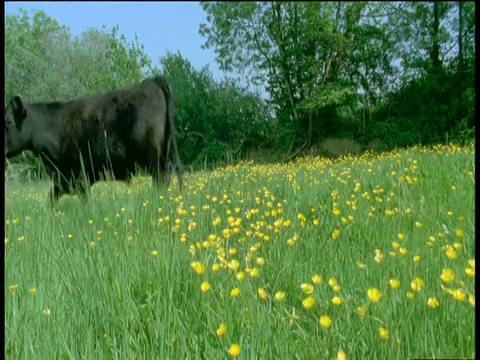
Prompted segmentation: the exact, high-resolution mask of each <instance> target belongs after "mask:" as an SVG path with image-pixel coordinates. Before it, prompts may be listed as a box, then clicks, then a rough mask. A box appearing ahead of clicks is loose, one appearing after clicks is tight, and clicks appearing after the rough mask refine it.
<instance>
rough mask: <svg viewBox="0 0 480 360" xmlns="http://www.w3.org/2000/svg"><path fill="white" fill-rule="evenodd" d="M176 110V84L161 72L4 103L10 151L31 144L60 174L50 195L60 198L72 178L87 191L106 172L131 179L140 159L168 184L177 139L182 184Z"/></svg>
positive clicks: (15, 152) (49, 168) (7, 153)
mask: <svg viewBox="0 0 480 360" xmlns="http://www.w3.org/2000/svg"><path fill="white" fill-rule="evenodd" d="M173 112H174V106H173V98H172V94H171V91H170V87H169V85H168V83H167V82H166V80H165V79H164V78H163V77H160V76H156V77H152V78H148V79H146V80H144V81H143V82H142V83H140V84H137V85H136V86H133V87H130V88H124V89H120V90H115V91H111V92H108V93H104V94H99V95H96V96H90V97H85V98H80V99H75V100H72V101H69V102H65V103H61V102H51V103H27V102H25V101H23V100H22V99H21V98H20V97H19V96H14V97H13V98H12V99H11V100H10V103H9V104H8V105H7V107H6V110H5V156H6V157H7V158H8V157H13V156H16V155H18V154H20V153H21V152H22V151H24V150H30V151H32V152H34V153H35V154H38V155H40V157H41V158H42V161H43V163H44V165H45V168H46V170H47V173H48V174H49V175H50V176H52V177H53V181H54V187H53V191H52V192H51V194H50V197H51V200H52V202H55V201H56V200H58V198H59V197H60V196H61V195H62V194H65V193H69V192H70V186H69V185H70V184H72V183H73V184H76V185H78V188H79V190H80V193H81V194H83V195H85V197H84V198H86V195H87V193H88V189H89V188H88V183H90V185H92V184H93V183H95V182H96V181H98V180H100V178H101V177H102V176H103V175H105V174H106V173H107V172H108V173H110V174H112V175H113V176H114V178H115V179H116V180H125V181H129V180H130V179H131V176H132V175H133V173H134V172H135V169H136V168H135V165H136V164H137V165H139V167H140V168H143V169H145V170H147V171H148V172H149V173H150V174H152V177H153V181H154V183H156V184H157V185H160V184H162V183H163V184H165V185H167V186H168V184H169V183H170V167H171V164H170V162H169V159H168V157H169V150H170V143H171V142H172V141H173V150H174V155H175V161H176V166H175V167H176V169H177V175H178V182H179V186H180V190H182V184H183V168H182V164H181V161H180V158H179V156H178V149H177V142H176V139H175V126H174V121H173V117H174V114H173ZM78 180H81V181H78ZM85 180H88V182H87V181H85Z"/></svg>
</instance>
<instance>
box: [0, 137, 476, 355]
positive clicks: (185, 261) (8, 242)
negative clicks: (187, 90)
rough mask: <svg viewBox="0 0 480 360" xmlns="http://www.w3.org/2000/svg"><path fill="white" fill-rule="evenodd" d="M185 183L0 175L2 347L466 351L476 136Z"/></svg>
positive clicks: (54, 350)
mask: <svg viewBox="0 0 480 360" xmlns="http://www.w3.org/2000/svg"><path fill="white" fill-rule="evenodd" d="M187 182H188V183H187V190H186V191H185V192H184V193H182V194H180V193H179V192H178V190H177V188H178V187H177V184H176V183H175V182H174V183H172V186H171V190H170V189H169V190H168V191H167V190H160V191H158V192H157V190H155V189H154V188H153V187H152V186H151V184H150V179H149V178H136V179H135V180H134V181H133V183H132V184H131V185H130V186H127V185H126V184H123V183H116V182H103V183H98V184H95V185H94V186H93V187H92V198H91V200H90V201H89V202H88V203H87V204H83V203H82V202H81V201H80V200H79V199H77V198H76V197H68V196H67V197H64V198H62V199H61V200H60V202H59V203H58V204H57V205H56V206H55V207H54V209H53V210H50V209H48V207H46V205H45V204H46V195H47V191H48V185H49V184H48V183H31V184H26V185H25V184H16V183H7V184H6V201H5V219H6V225H5V251H4V257H5V285H4V286H5V299H4V303H5V354H6V357H7V358H9V359H16V358H21V359H57V358H72V359H97V358H102V359H103V358H105V359H140V358H145V359H168V358H171V359H197V358H208V359H223V358H228V357H230V356H233V355H236V353H238V350H239V354H238V357H239V358H243V359H319V358H337V356H338V358H342V356H343V355H345V354H346V356H347V358H349V359H407V358H452V359H453V358H473V357H474V353H475V340H474V315H475V288H474V282H475V278H474V276H475V275H474V273H475V270H474V268H475V263H474V256H475V242H474V232H475V231H474V230H475V225H474V193H475V190H474V189H475V188H474V187H475V163H474V148H473V146H470V147H457V146H455V145H450V146H437V147H434V148H433V149H427V148H420V147H417V148H413V149H409V150H405V151H399V152H392V153H387V154H380V155H373V154H365V155H363V156H362V157H359V158H353V157H347V158H343V159H341V160H339V161H335V162H334V161H330V160H326V159H322V158H304V159H301V160H298V161H296V162H293V163H291V164H287V165H262V166H258V165H255V164H253V163H241V164H239V165H236V166H229V167H226V168H223V169H219V170H216V171H213V172H203V173H202V172H199V173H194V174H190V175H189V176H188V178H187ZM442 274H443V275H442ZM453 277H454V278H453ZM374 289H376V290H374ZM232 290H233V291H232ZM369 290H370V291H369ZM369 294H370V296H369ZM234 295H236V296H234ZM332 300H333V302H332ZM437 305H438V306H437ZM322 316H323V318H322V324H323V325H326V323H328V321H325V320H328V319H330V320H331V325H330V327H326V328H325V327H323V326H322V324H321V322H320V318H321V317H322ZM221 324H224V326H222V329H220V325H221ZM327 325H328V324H327ZM225 327H226V331H224V330H225ZM234 344H236V345H238V346H235V345H234ZM232 345H234V346H233V347H232Z"/></svg>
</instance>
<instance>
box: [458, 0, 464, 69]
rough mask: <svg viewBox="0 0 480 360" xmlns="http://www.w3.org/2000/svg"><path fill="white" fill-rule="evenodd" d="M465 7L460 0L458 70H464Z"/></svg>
mask: <svg viewBox="0 0 480 360" xmlns="http://www.w3.org/2000/svg"><path fill="white" fill-rule="evenodd" d="M463 28H464V24H463V7H462V2H461V1H459V2H458V71H459V72H462V71H463Z"/></svg>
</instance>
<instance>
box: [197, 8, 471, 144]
mask: <svg viewBox="0 0 480 360" xmlns="http://www.w3.org/2000/svg"><path fill="white" fill-rule="evenodd" d="M202 7H203V9H204V11H205V12H206V14H207V22H206V23H205V24H202V25H201V26H200V34H202V35H203V36H204V37H205V39H206V42H205V45H204V46H205V47H206V48H209V47H212V48H214V49H215V52H216V55H217V58H216V59H217V62H218V63H219V66H220V67H221V68H222V69H224V70H228V71H234V70H235V71H238V72H240V73H242V74H244V76H245V77H246V78H247V80H249V81H251V82H252V83H255V84H263V85H264V87H265V90H266V91H267V93H268V94H269V96H270V102H271V104H272V106H273V108H274V109H275V115H276V118H277V120H278V125H279V126H278V129H276V134H277V135H278V136H277V137H276V140H277V142H276V143H277V144H276V145H277V147H278V148H279V149H281V148H283V149H286V148H288V147H289V146H290V144H296V146H300V145H301V144H303V143H304V142H305V141H306V143H307V144H313V143H315V142H319V141H320V140H321V139H322V138H324V137H328V136H338V135H343V136H345V135H347V134H349V135H348V136H353V137H356V138H360V139H364V140H368V139H373V138H375V137H376V136H375V135H379V136H381V138H382V140H384V141H386V142H389V143H391V144H397V143H398V141H397V140H398V137H404V138H405V139H407V138H408V139H410V138H411V136H410V135H414V136H413V138H411V140H410V141H409V143H410V144H411V143H417V142H419V141H420V142H429V141H433V139H437V140H438V136H439V135H438V134H442V133H445V132H446V131H448V132H452V133H454V132H458V131H464V130H465V129H467V128H471V127H472V126H473V124H472V116H471V115H472V114H471V113H468V110H467V109H473V107H471V106H470V103H469V105H468V106H463V108H464V109H463V110H461V106H460V104H461V103H462V102H465V101H467V98H472V97H471V95H472V94H474V87H473V85H472V82H471V81H470V80H472V79H473V77H472V73H473V71H474V61H473V60H474V59H475V49H474V43H475V42H474V34H475V26H474V18H475V16H474V10H475V5H474V3H473V2H468V3H467V2H462V3H461V4H459V5H458V6H457V5H455V4H454V3H451V2H435V3H431V2H430V3H408V2H404V3H399V2H386V3H375V2H329V3H326V2H317V3H315V2H311V3H304V2H294V3H288V2H276V3H275V2H273V3H265V2H250V3H238V2H236V3H230V2H228V3H227V2H222V3H211V2H204V3H202ZM460 18H461V19H463V20H462V21H460ZM457 50H458V51H457ZM453 64H456V65H455V66H456V67H457V68H458V69H459V68H462V70H458V73H457V71H454V69H453V68H452V66H453ZM446 69H448V71H447V70H446ZM467 73H468V74H469V75H468V76H465V75H466V74H467ZM446 74H448V75H446ZM453 79H456V82H457V83H458V82H459V81H460V82H461V86H460V88H462V89H463V90H460V91H459V92H455V91H453V90H452V89H453V85H454V84H455V80H453ZM445 81H447V86H446V88H444V87H445ZM413 84H416V85H413ZM420 84H421V85H420ZM412 86H413V87H414V88H415V89H416V90H415V91H412V90H414V89H412ZM436 89H439V90H436ZM462 92H463V93H465V94H470V95H461V94H462ZM472 92H473V93H472ZM407 94H408V95H409V97H408V99H404V100H405V101H404V102H403V105H402V106H401V109H400V108H399V105H398V102H397V103H396V105H395V104H393V103H392V102H391V101H390V100H391V99H392V98H404V97H405V96H404V95H407ZM410 99H411V100H412V101H410ZM407 108H409V109H410V110H409V109H407ZM387 109H388V111H387V112H389V111H390V112H391V111H395V112H397V111H400V112H401V113H402V116H396V117H391V116H389V117H386V118H385V117H384V118H381V117H379V116H378V115H379V114H385V112H386V110H387ZM414 109H417V110H415V111H416V112H417V113H418V111H420V112H421V113H422V114H421V115H419V114H417V113H415V111H414ZM412 124H415V128H414V129H413V128H411V126H410V125H412ZM390 125H391V126H392V127H394V128H395V129H397V130H398V131H397V132H391V131H388V130H386V131H384V130H385V129H388V128H389V127H390ZM382 128H383V129H384V130H382ZM435 134H437V135H435ZM400 143H402V144H405V143H406V142H405V141H400Z"/></svg>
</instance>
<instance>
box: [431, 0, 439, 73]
mask: <svg viewBox="0 0 480 360" xmlns="http://www.w3.org/2000/svg"><path fill="white" fill-rule="evenodd" d="M439 7H440V3H438V2H437V1H434V2H433V28H432V51H431V52H430V59H431V61H432V67H433V70H434V72H437V70H439V69H440V43H439V39H438V32H439V28H440V8H439Z"/></svg>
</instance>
